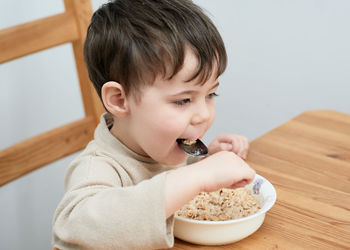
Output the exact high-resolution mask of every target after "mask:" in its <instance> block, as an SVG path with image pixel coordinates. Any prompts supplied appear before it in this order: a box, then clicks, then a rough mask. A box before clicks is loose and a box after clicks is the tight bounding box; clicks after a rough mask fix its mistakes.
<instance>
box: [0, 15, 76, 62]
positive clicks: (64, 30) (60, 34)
mask: <svg viewBox="0 0 350 250" xmlns="http://www.w3.org/2000/svg"><path fill="white" fill-rule="evenodd" d="M78 38H79V34H78V30H77V25H76V23H75V20H74V14H73V12H71V11H67V12H64V13H61V14H57V15H54V16H50V17H46V18H41V19H38V20H35V21H32V22H28V23H25V24H20V25H16V26H13V27H10V28H5V29H2V30H0V51H1V53H0V63H3V62H7V61H10V60H13V59H16V58H19V57H22V56H25V55H28V54H31V53H34V52H38V51H41V50H44V49H48V48H51V47H54V46H57V45H60V44H64V43H67V42H73V41H75V40H76V39H78Z"/></svg>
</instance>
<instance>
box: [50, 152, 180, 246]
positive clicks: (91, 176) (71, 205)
mask: <svg viewBox="0 0 350 250" xmlns="http://www.w3.org/2000/svg"><path fill="white" fill-rule="evenodd" d="M96 158H98V157H95V158H94V159H90V157H89V158H88V159H87V158H85V160H83V161H80V162H78V163H76V164H77V166H74V168H70V170H69V171H68V173H67V185H66V186H67V188H68V190H67V192H66V193H65V195H64V198H63V199H62V201H61V202H60V204H59V206H58V208H57V210H56V213H55V216H54V224H53V234H54V242H53V244H54V245H53V246H54V247H57V248H59V249H67V248H69V249H82V248H89V249H143V248H157V249H159V248H168V247H171V246H172V245H173V241H174V239H173V236H172V225H173V224H172V223H173V220H172V219H168V220H167V218H166V216H165V209H164V204H165V201H164V199H165V198H164V186H165V180H166V173H162V174H159V175H156V176H154V177H153V178H151V179H148V180H144V181H141V182H140V183H138V184H136V185H132V183H129V182H128V181H127V178H128V173H127V172H125V170H123V169H122V168H121V167H120V168H118V166H114V167H112V166H110V165H109V164H108V163H106V162H105V161H99V160H98V159H96Z"/></svg>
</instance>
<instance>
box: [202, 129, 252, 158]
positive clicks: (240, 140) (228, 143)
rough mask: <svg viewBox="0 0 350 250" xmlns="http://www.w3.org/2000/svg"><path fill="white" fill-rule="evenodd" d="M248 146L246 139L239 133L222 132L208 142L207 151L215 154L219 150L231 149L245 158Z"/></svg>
mask: <svg viewBox="0 0 350 250" xmlns="http://www.w3.org/2000/svg"><path fill="white" fill-rule="evenodd" d="M248 148H249V142H248V139H247V138H246V137H244V136H241V135H234V134H222V135H219V136H218V137H216V138H215V139H214V140H213V141H212V142H211V143H210V144H209V147H208V149H209V153H210V154H215V153H217V152H219V151H231V152H233V153H235V154H237V155H238V156H239V157H241V158H242V159H244V160H245V159H247V154H248Z"/></svg>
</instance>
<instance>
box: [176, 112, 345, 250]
mask: <svg viewBox="0 0 350 250" xmlns="http://www.w3.org/2000/svg"><path fill="white" fill-rule="evenodd" d="M248 163H249V164H250V165H251V166H252V167H253V168H255V170H256V171H257V173H258V174H260V175H262V176H264V177H265V178H267V179H268V180H269V181H270V182H271V183H272V184H273V185H274V187H275V188H276V191H277V202H276V204H275V205H274V207H273V208H272V209H271V210H270V211H269V212H268V213H267V214H266V218H265V221H264V223H263V225H262V226H261V227H260V229H259V230H258V231H257V232H255V233H254V234H252V235H251V236H249V237H248V238H246V239H243V240H241V241H239V242H236V243H233V244H230V245H225V246H220V247H218V246H216V247H209V246H198V245H192V244H189V243H186V242H184V241H180V240H177V239H176V241H175V247H174V249H217V248H218V249H249V250H252V249H253V250H255V249H327V250H328V249H350V115H349V114H344V113H339V112H335V111H330V110H318V111H308V112H305V113H303V114H301V115H299V116H297V117H296V118H294V119H292V120H290V121H288V122H287V123H285V124H283V125H281V126H280V127H278V128H276V129H274V130H272V131H271V132H269V133H267V134H265V135H263V136H261V137H260V138H257V139H256V140H254V141H253V142H252V143H251V149H250V151H249V156H248Z"/></svg>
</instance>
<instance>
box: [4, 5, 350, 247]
mask: <svg viewBox="0 0 350 250" xmlns="http://www.w3.org/2000/svg"><path fill="white" fill-rule="evenodd" d="M92 2H93V7H94V9H96V8H97V7H98V6H99V5H100V4H102V3H103V2H105V1H102V0H93V1H92ZM195 2H196V3H198V4H199V5H201V6H202V7H204V8H205V9H206V10H207V11H208V12H209V13H210V16H211V17H212V19H213V20H214V21H215V23H216V24H217V26H218V28H219V30H220V32H221V34H222V36H223V38H224V41H225V43H226V47H227V51H228V55H229V64H228V68H227V71H226V72H225V74H224V75H223V76H222V77H221V79H220V83H221V87H220V89H219V91H218V93H219V94H220V97H218V98H217V119H216V121H215V123H214V125H213V127H212V129H211V130H210V131H209V132H208V134H207V137H206V141H209V140H211V139H213V138H214V136H215V135H217V134H218V133H223V132H234V133H240V134H244V135H246V136H247V137H248V138H249V139H254V138H256V137H258V136H260V135H262V134H264V133H265V132H267V131H269V130H271V129H272V128H274V127H276V126H278V125H279V124H281V123H283V122H284V121H287V120H288V119H290V118H292V117H294V116H296V115H298V114H299V113H301V112H303V111H305V110H310V109H334V110H337V111H341V112H345V113H350V98H349V94H350V85H349V84H350V34H349V32H348V29H349V23H350V16H349V13H350V1H347V0H337V1H334V0H289V1H287V0H219V1H213V0H195ZM61 11H63V4H62V2H61V1H59V0H56V1H40V0H31V1H25V0H18V1H11V0H2V1H0V29H1V28H4V27H7V26H10V25H14V24H19V23H22V22H26V21H29V20H32V19H34V18H39V17H44V16H47V15H51V14H54V13H58V12H61ZM23 42H25V41H23ZM0 53H1V52H0ZM52 58H54V59H52ZM67 61H68V63H67ZM0 86H1V91H0V117H1V123H0V126H1V130H0V149H1V148H4V147H6V146H9V145H11V144H12V143H14V142H17V141H19V140H22V139H24V138H27V137H29V136H32V135H35V134H37V133H39V132H41V131H44V130H47V129H50V128H53V127H56V126H58V125H61V124H63V123H66V122H68V121H73V120H75V119H77V118H80V117H82V116H83V108H82V105H81V101H80V95H79V89H78V83H77V76H76V73H75V68H74V61H73V56H72V53H71V47H70V45H63V46H60V47H58V48H56V49H50V50H47V51H44V52H41V53H39V54H37V55H31V56H27V57H25V58H23V59H19V60H15V61H13V62H10V63H7V64H3V65H1V66H0ZM73 157H74V156H71V157H67V158H65V159H63V160H61V161H58V162H56V163H54V164H51V165H49V166H47V167H45V168H43V169H41V170H38V171H35V172H33V173H30V174H29V175H27V176H26V177H24V178H21V179H20V180H17V181H15V182H12V183H10V184H8V185H5V186H4V187H1V189H0V248H1V249H36V250H40V249H49V248H50V238H51V220H52V214H53V212H54V210H55V208H56V206H57V203H58V202H59V200H60V198H61V196H62V193H63V190H62V189H63V179H64V173H65V170H66V169H67V165H68V164H69V162H70V161H71V160H72V158H73Z"/></svg>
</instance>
